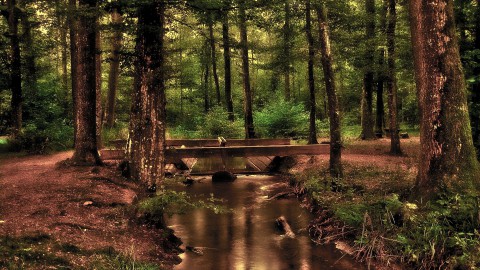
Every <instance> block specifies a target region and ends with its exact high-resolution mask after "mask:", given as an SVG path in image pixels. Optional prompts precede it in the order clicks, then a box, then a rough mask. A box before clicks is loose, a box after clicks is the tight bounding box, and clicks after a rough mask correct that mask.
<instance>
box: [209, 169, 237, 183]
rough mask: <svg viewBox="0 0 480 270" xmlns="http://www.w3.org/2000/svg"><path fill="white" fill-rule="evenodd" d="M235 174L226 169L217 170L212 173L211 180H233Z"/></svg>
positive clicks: (235, 177)
mask: <svg viewBox="0 0 480 270" xmlns="http://www.w3.org/2000/svg"><path fill="white" fill-rule="evenodd" d="M235 179H237V176H236V175H235V174H233V173H231V172H228V171H219V172H216V173H214V174H213V175H212V182H233V181H235Z"/></svg>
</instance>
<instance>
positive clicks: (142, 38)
mask: <svg viewBox="0 0 480 270" xmlns="http://www.w3.org/2000/svg"><path fill="white" fill-rule="evenodd" d="M164 5H165V4H164V3H163V1H155V2H149V3H148V4H141V5H140V6H139V7H138V9H137V14H138V27H137V37H136V45H135V52H136V56H137V58H136V61H135V79H134V80H135V82H134V92H133V100H132V101H133V104H132V111H131V118H130V135H129V140H128V142H129V143H128V145H127V156H128V159H129V163H130V171H131V176H132V177H133V178H134V179H136V180H138V181H140V182H142V183H144V184H145V185H146V186H147V187H148V189H149V190H150V191H154V190H156V187H157V186H161V184H162V182H163V179H164V172H165V127H166V126H165V77H164V76H165V75H164V73H165V63H164V62H165V60H164V34H165V18H164V16H165V6H164Z"/></svg>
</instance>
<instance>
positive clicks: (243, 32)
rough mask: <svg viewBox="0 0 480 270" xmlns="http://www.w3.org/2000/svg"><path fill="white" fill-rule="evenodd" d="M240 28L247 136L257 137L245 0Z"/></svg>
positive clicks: (240, 12)
mask: <svg viewBox="0 0 480 270" xmlns="http://www.w3.org/2000/svg"><path fill="white" fill-rule="evenodd" d="M238 4H239V10H238V12H239V28H240V48H241V57H242V77H243V95H244V105H243V110H244V114H245V138H247V139H251V138H255V130H254V126H253V109H252V91H251V89H250V68H249V62H248V40H247V21H246V20H247V18H246V14H245V0H239V1H238Z"/></svg>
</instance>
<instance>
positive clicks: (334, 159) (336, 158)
mask: <svg viewBox="0 0 480 270" xmlns="http://www.w3.org/2000/svg"><path fill="white" fill-rule="evenodd" d="M315 9H316V12H317V17H318V28H319V34H320V51H321V53H322V58H321V60H322V67H323V75H324V79H325V89H326V92H327V97H328V116H329V118H330V175H331V176H332V177H335V178H341V177H342V176H343V168H342V136H341V132H340V113H339V106H338V98H337V93H336V85H335V74H334V72H333V56H332V50H331V48H330V36H329V30H328V22H327V11H326V8H325V4H324V3H323V2H321V3H319V4H317V5H315Z"/></svg>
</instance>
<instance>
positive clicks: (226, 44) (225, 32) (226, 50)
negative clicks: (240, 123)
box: [222, 10, 235, 122]
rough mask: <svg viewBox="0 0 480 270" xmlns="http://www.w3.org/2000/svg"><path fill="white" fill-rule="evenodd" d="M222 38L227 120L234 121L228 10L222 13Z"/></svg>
mask: <svg viewBox="0 0 480 270" xmlns="http://www.w3.org/2000/svg"><path fill="white" fill-rule="evenodd" d="M222 38H223V59H224V65H225V101H226V104H227V112H228V120H230V121H232V122H233V121H235V115H234V113H233V99H232V71H231V70H232V63H231V57H230V35H229V26H228V10H224V11H223V21H222Z"/></svg>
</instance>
